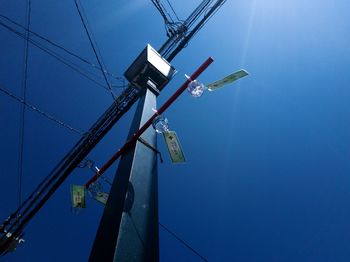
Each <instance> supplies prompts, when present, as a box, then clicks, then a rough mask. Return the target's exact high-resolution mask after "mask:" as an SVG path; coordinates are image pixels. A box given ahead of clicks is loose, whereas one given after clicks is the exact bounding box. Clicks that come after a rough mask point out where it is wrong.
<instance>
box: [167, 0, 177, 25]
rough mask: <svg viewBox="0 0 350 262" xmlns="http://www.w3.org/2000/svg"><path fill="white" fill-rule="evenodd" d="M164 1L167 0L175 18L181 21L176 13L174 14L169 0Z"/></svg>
mask: <svg viewBox="0 0 350 262" xmlns="http://www.w3.org/2000/svg"><path fill="white" fill-rule="evenodd" d="M166 1H167V3H168V5H169V6H170V8H171V10H172V11H173V13H174V15H175V17H176V19H177V20H179V21H181V19H180V18H179V17H178V16H177V14H176V12H175V10H174V8H173V6H172V4H171V3H170V1H169V0H166Z"/></svg>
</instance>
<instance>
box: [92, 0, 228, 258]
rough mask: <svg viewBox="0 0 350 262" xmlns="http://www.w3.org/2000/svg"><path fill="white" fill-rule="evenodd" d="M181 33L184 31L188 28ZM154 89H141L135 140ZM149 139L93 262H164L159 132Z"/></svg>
mask: <svg viewBox="0 0 350 262" xmlns="http://www.w3.org/2000/svg"><path fill="white" fill-rule="evenodd" d="M203 2H206V1H203ZM207 2H208V1H207ZM223 2H224V1H222V0H221V1H220V0H219V1H217V2H216V3H215V4H214V5H213V7H212V8H211V9H209V11H208V12H207V13H206V14H205V15H204V17H203V18H202V19H201V21H200V22H199V23H198V24H197V25H196V26H195V27H194V29H193V30H192V31H190V32H189V33H188V34H187V35H186V36H184V38H183V40H182V41H180V42H179V44H178V45H177V47H176V48H175V49H174V50H173V51H172V52H171V53H168V55H166V56H167V58H168V62H170V61H171V60H172V59H173V58H175V56H176V55H177V54H178V53H179V52H180V51H181V50H182V49H183V48H184V47H185V46H186V44H187V43H188V42H189V40H190V39H191V38H192V37H193V35H194V34H195V33H196V32H198V30H199V29H200V28H201V27H202V26H203V24H204V23H205V22H206V21H207V19H208V18H210V17H211V15H212V14H213V13H214V12H215V10H217V9H218V8H219V7H220V6H221V5H222V4H223ZM202 4H203V3H202ZM196 10H197V9H196ZM196 10H195V11H196ZM195 11H194V12H195ZM190 17H191V16H190ZM184 24H186V22H185V23H184ZM183 26H184V25H183ZM179 30H183V27H180V28H179ZM183 33H185V32H183ZM174 41H175V40H174V39H172V37H170V38H169V40H168V41H166V42H165V43H164V44H163V46H162V47H161V49H160V50H159V51H160V52H163V53H166V48H167V47H168V48H169V46H171V44H172V43H173V42H174ZM140 56H142V54H141V55H140ZM140 56H139V57H140ZM137 60H138V59H136V60H135V61H137ZM134 63H135V62H134ZM126 77H127V75H126ZM127 78H128V77H127ZM128 80H131V79H128ZM193 80H194V79H193ZM131 82H132V80H131ZM132 84H135V83H132ZM154 87H155V85H148V86H147V85H145V86H142V87H141V88H144V89H146V91H145V94H144V95H143V97H142V98H141V100H140V102H139V104H138V107H137V111H136V112H135V115H134V120H133V123H132V126H131V128H130V131H129V137H131V136H132V135H133V134H134V133H135V132H136V131H137V130H138V129H139V128H140V126H142V124H144V123H145V121H146V120H147V119H149V118H150V116H151V115H152V113H153V112H152V108H154V109H155V108H156V96H157V95H158V94H159V92H158V90H157V88H155V89H156V90H157V91H156V92H154ZM152 89H153V90H152ZM143 139H144V140H146V141H147V143H148V146H145V145H144V144H142V143H140V142H137V143H136V145H135V146H134V147H133V148H131V149H129V151H128V152H127V153H126V154H124V155H123V156H122V158H121V160H120V163H119V166H118V169H117V172H116V175H115V178H114V181H113V183H112V188H111V190H110V194H109V198H108V201H107V204H106V207H105V209H104V212H103V215H102V218H101V222H100V225H99V228H98V230H97V234H96V238H95V241H94V244H93V247H92V250H91V253H90V258H89V261H91V262H94V261H96V262H98V261H115V262H116V261H118V262H120V261H135V262H142V261H155V262H156V261H159V237H158V193H157V192H158V184H157V182H158V177H157V158H156V157H157V156H156V152H155V150H152V149H150V147H149V146H151V147H153V148H156V133H155V131H154V130H153V129H152V128H148V129H147V130H146V132H145V133H144V134H143ZM129 179H130V180H129Z"/></svg>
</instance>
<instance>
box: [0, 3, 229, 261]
mask: <svg viewBox="0 0 350 262" xmlns="http://www.w3.org/2000/svg"><path fill="white" fill-rule="evenodd" d="M225 1H226V0H203V1H202V3H201V4H200V5H199V6H198V7H197V8H196V9H195V10H194V11H193V12H192V13H191V14H190V16H189V17H188V18H187V19H186V21H184V22H183V23H182V24H181V26H178V27H177V28H176V29H175V30H174V29H173V31H172V33H171V34H170V36H169V39H168V40H167V41H166V42H165V43H164V44H163V45H162V47H161V48H160V50H159V54H160V55H161V56H162V59H163V58H164V59H166V60H167V61H168V62H171V61H172V59H173V58H175V56H176V55H177V54H178V53H179V52H180V51H181V50H182V49H183V48H184V47H185V46H186V45H187V44H188V42H189V40H190V39H191V38H192V37H193V36H194V35H195V34H196V33H197V32H198V31H199V30H200V29H201V28H202V26H203V25H204V24H205V23H206V22H207V21H208V20H209V19H210V18H211V16H212V15H213V14H214V13H215V11H217V10H218V9H219V8H220V7H221V6H222V5H223V4H224V2H225ZM152 2H153V3H158V4H159V1H156V0H152ZM158 7H160V5H159V6H158ZM198 19H200V20H199V22H197V20H198ZM152 77H153V76H152ZM153 80H154V79H153ZM155 80H157V79H155ZM158 80H159V79H158ZM156 82H157V81H156ZM165 84H166V83H165ZM165 84H164V85H162V86H161V88H160V87H159V86H157V85H154V83H153V85H152V81H151V82H150V83H148V82H146V83H144V84H143V85H139V86H135V83H133V82H132V83H131V84H130V85H129V86H128V88H127V89H126V90H125V91H124V92H123V93H122V94H121V95H120V96H119V97H117V98H116V100H115V101H114V102H113V104H112V105H111V106H110V107H109V108H108V109H107V110H106V112H105V113H104V114H103V115H102V116H101V117H100V118H99V119H98V120H97V121H96V122H95V124H94V125H93V126H92V127H91V128H90V129H89V131H88V132H86V134H85V135H84V136H83V137H82V138H81V139H80V140H79V141H78V142H77V143H76V144H75V145H74V146H73V147H72V149H71V150H70V151H69V152H68V153H67V154H66V155H65V156H64V157H63V158H62V160H61V161H60V162H59V163H58V164H57V165H56V166H55V167H54V168H53V170H52V171H51V172H50V173H49V174H48V175H47V176H46V177H45V178H44V180H43V181H42V182H41V183H40V184H39V185H38V186H37V187H36V188H35V189H34V191H33V192H32V193H31V194H30V195H29V196H28V197H27V199H26V200H25V201H23V203H22V205H21V206H20V207H19V208H18V209H17V210H15V211H14V212H13V213H12V214H10V215H9V217H8V218H7V219H6V220H5V221H3V223H2V224H1V225H0V255H1V254H6V253H7V252H8V251H9V247H10V246H11V245H12V243H15V242H16V241H17V240H18V239H20V237H21V236H22V235H23V231H24V229H25V227H26V226H27V224H28V223H29V222H30V221H31V219H33V218H34V217H35V215H36V214H37V213H38V212H39V211H40V209H41V208H42V207H43V206H44V205H45V204H46V203H47V201H48V200H49V199H50V198H51V196H52V195H53V194H54V193H55V192H56V190H57V189H58V188H59V187H60V186H61V185H62V184H63V182H64V181H65V180H66V178H67V177H68V176H69V175H70V174H71V173H72V171H73V170H74V169H75V168H76V167H77V166H78V165H79V164H80V163H81V161H83V160H84V158H85V157H86V156H87V155H88V154H89V153H90V152H91V150H92V149H93V148H94V147H95V146H96V145H97V144H98V143H99V142H100V140H101V139H102V138H103V137H104V136H105V135H106V134H107V133H108V131H109V130H110V129H111V128H112V127H113V126H114V124H115V123H116V122H117V121H118V120H119V119H120V118H121V117H122V116H123V115H124V114H125V113H126V112H127V111H128V110H129V109H130V107H131V106H132V105H133V104H134V103H135V102H136V101H137V100H138V99H139V98H140V97H141V101H143V102H140V104H139V108H138V110H137V113H136V116H135V117H134V121H133V125H132V128H131V130H130V133H132V130H134V129H135V128H137V127H136V126H139V125H140V123H142V121H144V119H145V118H146V116H147V115H148V114H149V110H150V109H151V108H152V107H155V105H156V103H155V98H156V96H157V95H158V94H157V92H158V91H160V90H161V89H162V88H164V86H165ZM146 85H147V86H148V87H147V88H145V87H146ZM145 89H147V90H145ZM150 92H151V93H152V94H151V93H150ZM149 132H150V133H147V137H146V136H145V138H146V139H148V140H147V142H148V143H149V144H150V145H151V146H152V147H155V137H154V136H155V135H154V131H153V130H151V131H149ZM135 150H136V151H135ZM146 155H147V156H146ZM124 159H125V160H124ZM155 159H156V156H155V154H154V152H153V151H152V150H151V151H150V150H149V148H148V147H147V148H145V147H144V145H141V144H140V143H137V145H136V147H135V148H134V149H132V150H130V152H128V153H127V154H125V156H123V159H122V161H121V162H120V167H119V168H118V175H116V177H115V179H114V182H113V186H112V192H111V196H110V199H111V201H112V199H114V197H113V196H112V194H119V198H120V199H122V200H121V201H123V202H124V200H125V196H126V192H127V188H128V183H127V185H125V183H122V185H123V189H121V190H120V192H117V193H115V192H114V190H115V188H116V187H117V186H115V185H114V184H115V183H117V181H118V180H122V181H124V180H125V181H127V182H128V181H129V178H128V179H126V178H124V180H123V178H120V176H121V174H120V173H123V174H127V177H129V176H131V177H132V180H131V182H132V183H133V187H134V192H135V199H134V207H135V214H139V213H138V211H136V204H135V203H136V199H137V197H140V198H141V196H142V193H140V192H141V191H142V190H143V189H142V185H141V186H140V187H139V186H138V184H139V182H140V181H143V180H145V181H146V180H147V181H148V182H147V183H151V184H149V185H148V186H147V187H148V189H147V190H146V191H145V192H148V193H147V196H148V197H149V198H148V199H149V201H150V202H148V206H149V207H151V208H149V210H148V211H147V212H148V215H146V216H145V217H144V220H143V221H141V220H140V221H141V222H139V223H140V224H142V226H143V227H144V228H142V229H140V230H141V231H142V232H151V231H152V230H155V231H154V232H155V233H154V234H155V235H156V236H157V234H158V233H157V229H154V223H158V221H157V220H152V221H153V222H152V223H153V224H145V223H146V222H145V221H147V219H149V214H153V213H152V212H154V214H157V212H158V211H157V209H158V207H157V205H158V204H157V196H156V194H154V193H152V192H156V191H157V185H156V173H155V171H154V170H156V162H154V161H155ZM137 163H139V164H137ZM144 165H145V167H146V168H145V169H143V168H144ZM130 168H131V169H130ZM128 169H129V170H131V171H133V172H135V175H132V174H131V173H130V172H125V173H124V170H128ZM119 170H121V171H120V172H119ZM137 174H142V179H143V180H142V179H141V180H139V179H138V175H137ZM144 174H147V178H144V177H143V176H146V175H144ZM118 177H119V178H118ZM125 181H124V182H125ZM136 185H137V186H136ZM136 187H137V192H136V190H135V188H136ZM130 188H132V187H130ZM118 190H119V189H118ZM130 190H131V191H132V189H130ZM130 190H129V192H131V191H130ZM136 195H138V196H136ZM109 202H110V201H109ZM151 202H152V203H151ZM108 206H111V207H113V208H117V209H118V210H119V211H120V210H123V208H124V205H123V204H122V205H120V206H117V205H114V204H112V203H111V204H107V206H106V210H105V212H106V213H108V212H109V211H108V210H109V209H108ZM141 207H142V208H143V205H141ZM132 212H134V211H132ZM119 213H120V212H119ZM134 216H135V217H136V216H137V217H142V216H141V215H140V216H138V215H134ZM105 217H106V216H103V219H102V221H101V223H103V221H104V219H105ZM120 217H121V216H120ZM108 220H111V221H112V220H113V218H108V219H107V221H108ZM123 221H124V222H123ZM125 221H126V220H122V223H124V224H125V225H126V227H127V224H126V223H127V222H125ZM154 221H156V222H154ZM118 223H119V224H118V226H117V227H118V232H123V230H124V229H123V228H124V227H123V228H122V229H121V230H120V228H119V227H120V225H124V224H120V221H119V222H118ZM126 227H125V228H126ZM156 228H158V224H156ZM107 230H108V229H107ZM140 230H139V232H140ZM152 232H153V231H152ZM105 233H108V231H106V232H105ZM97 235H99V233H98V234H97ZM122 237H123V236H122V235H120V236H118V239H122ZM113 238H114V239H115V238H116V236H114V237H113ZM141 239H142V238H139V240H140V241H141ZM97 241H98V237H97V238H96V240H95V244H94V247H95V246H98V244H97V243H96V242H97ZM135 241H136V240H135ZM142 241H143V242H145V241H149V240H144V239H143V240H142ZM151 241H158V240H157V237H155V238H154V239H153V240H151ZM17 242H18V241H17ZM104 244H105V243H104ZM108 245H109V244H108ZM113 245H114V244H113ZM147 246H148V244H147ZM150 246H152V247H154V248H155V249H154V251H152V252H150V253H152V254H155V253H157V252H158V243H157V242H155V244H151V245H150ZM115 249H117V250H121V246H119V247H118V246H117V247H115ZM101 252H102V250H101ZM118 252H122V251H118ZM123 252H124V251H123ZM133 252H134V251H133ZM99 253H100V251H98V249H96V250H95V249H94V248H93V251H92V252H91V258H90V260H91V261H94V257H95V256H94V255H93V254H99ZM117 256H118V255H117ZM109 257H110V256H109ZM112 257H114V255H113V256H112ZM144 257H145V256H144ZM145 258H146V257H145ZM100 261H104V260H100ZM135 261H137V260H135ZM139 261H142V260H139ZM153 261H156V260H153Z"/></svg>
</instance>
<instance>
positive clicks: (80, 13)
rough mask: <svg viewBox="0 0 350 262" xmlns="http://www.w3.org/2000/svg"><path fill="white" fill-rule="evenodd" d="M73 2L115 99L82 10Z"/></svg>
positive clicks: (75, 1)
mask: <svg viewBox="0 0 350 262" xmlns="http://www.w3.org/2000/svg"><path fill="white" fill-rule="evenodd" d="M74 3H75V6H76V8H77V11H78V14H79V17H80V20H81V22H82V23H83V26H84V29H85V32H86V34H87V36H88V39H89V42H90V45H91V47H92V50H93V52H94V54H95V57H96V59H97V62H98V64H99V66H100V67H101V68H102V74H103V77H104V79H105V81H106V84H107V86H108V89H109V91H110V93H111V95H112V97H113V100H116V96H115V94H114V92H113V89H112V87H111V84H110V83H109V81H108V79H107V75H106V73H105V70H104V68H103V66H102V62H101V60H100V58H99V56H98V53H97V51H96V47H95V44H94V43H93V40H92V34H90V32H89V30H88V28H87V25H86V22H85V19H84V17H83V14H82V12H81V10H80V8H79V4H78V0H74ZM96 46H97V45H96Z"/></svg>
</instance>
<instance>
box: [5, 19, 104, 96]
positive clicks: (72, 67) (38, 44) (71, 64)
mask: <svg viewBox="0 0 350 262" xmlns="http://www.w3.org/2000/svg"><path fill="white" fill-rule="evenodd" d="M0 25H1V26H3V27H5V28H6V29H7V30H9V31H11V32H13V33H14V34H16V35H17V36H19V37H22V38H24V35H23V34H22V33H21V32H18V31H16V30H15V29H13V28H11V27H9V26H8V25H6V24H4V23H2V22H1V21H0ZM29 42H30V43H32V44H33V45H35V46H36V47H38V48H39V49H41V50H42V51H44V52H45V53H47V54H48V55H50V56H52V57H54V58H55V59H57V60H58V61H60V62H61V63H63V64H64V65H66V66H68V67H70V68H71V69H72V70H74V71H75V72H77V73H79V74H80V75H82V76H84V77H85V78H87V79H89V80H90V81H92V82H93V83H95V84H96V85H98V86H100V87H102V88H104V89H106V90H107V91H109V89H108V88H107V87H106V86H104V85H102V84H101V83H99V82H97V81H96V80H94V79H93V78H92V77H90V76H88V75H87V74H86V73H84V72H83V70H84V69H82V68H80V67H79V66H78V65H76V64H75V63H73V62H71V61H69V60H67V59H65V58H64V57H62V56H61V55H59V54H58V53H56V52H54V51H52V50H50V49H49V48H47V47H44V46H43V45H42V44H40V43H37V42H36V41H35V40H33V39H31V38H29Z"/></svg>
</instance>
